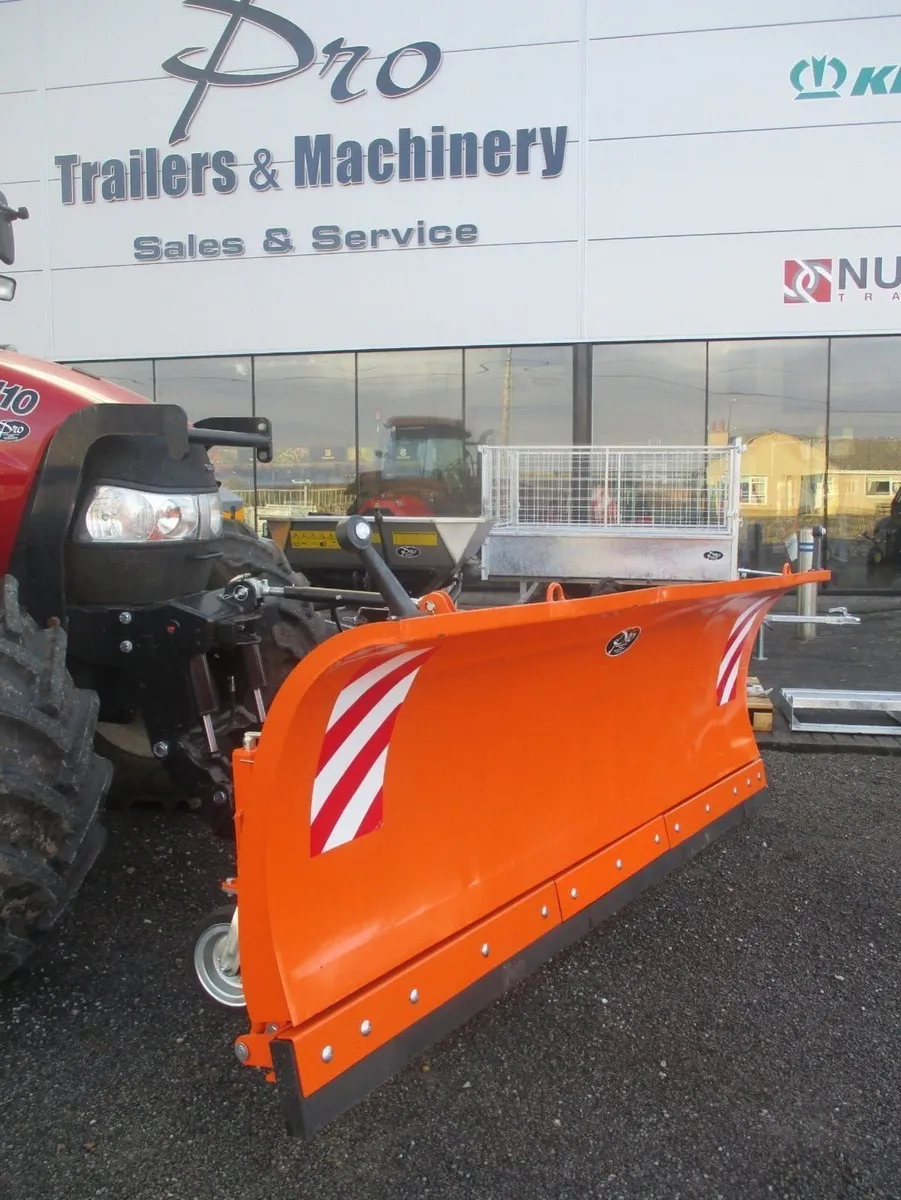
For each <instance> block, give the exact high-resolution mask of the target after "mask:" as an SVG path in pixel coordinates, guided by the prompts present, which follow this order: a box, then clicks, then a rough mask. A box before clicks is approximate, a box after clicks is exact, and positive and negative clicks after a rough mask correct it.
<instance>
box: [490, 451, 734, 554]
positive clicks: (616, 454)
mask: <svg viewBox="0 0 901 1200" xmlns="http://www.w3.org/2000/svg"><path fill="white" fill-rule="evenodd" d="M479 450H480V453H481V455H482V515H483V516H485V517H490V518H491V519H492V520H493V521H494V528H495V529H496V530H501V529H505V530H509V531H511V532H512V531H514V530H516V529H522V530H523V531H526V530H534V529H537V528H541V529H545V530H566V531H567V532H570V533H575V532H578V531H579V530H580V529H584V530H585V531H586V532H590V533H597V532H598V530H599V527H601V528H607V529H610V530H611V531H612V530H613V529H634V530H639V529H645V530H648V529H668V530H680V529H682V530H692V531H697V532H701V531H705V532H711V533H713V532H719V533H729V532H731V531H732V529H733V526H734V523H735V522H736V521H737V519H738V496H737V495H736V494H735V484H736V480H737V472H736V471H735V470H734V469H733V463H734V461H735V456H736V455H737V454H738V453H740V445H739V444H737V443H734V444H733V445H730V446H700V447H695V446H686V447H682V446H667V447H647V446H585V447H581V446H580V447H571V446H563V447H559V446H558V447H551V446H481V447H480V448H479Z"/></svg>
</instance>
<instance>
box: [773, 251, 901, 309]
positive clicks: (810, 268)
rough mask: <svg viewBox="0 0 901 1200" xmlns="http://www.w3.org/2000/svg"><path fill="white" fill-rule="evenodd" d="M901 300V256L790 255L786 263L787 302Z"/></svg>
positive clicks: (784, 296) (785, 296)
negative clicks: (822, 256)
mask: <svg viewBox="0 0 901 1200" xmlns="http://www.w3.org/2000/svg"><path fill="white" fill-rule="evenodd" d="M875 299H891V300H901V255H896V256H895V257H894V258H885V257H883V256H882V255H877V256H876V257H875V258H838V259H834V258H788V259H786V260H785V262H784V264H783V277H782V302H783V303H784V304H831V303H832V302H833V301H834V300H837V301H838V303H840V304H844V303H846V302H847V301H858V300H859V301H862V302H863V303H871V302H873V301H874V300H875Z"/></svg>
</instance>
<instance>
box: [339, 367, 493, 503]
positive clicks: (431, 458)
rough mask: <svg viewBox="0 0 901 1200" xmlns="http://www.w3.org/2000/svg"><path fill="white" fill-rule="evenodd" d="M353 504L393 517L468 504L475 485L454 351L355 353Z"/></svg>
mask: <svg viewBox="0 0 901 1200" xmlns="http://www.w3.org/2000/svg"><path fill="white" fill-rule="evenodd" d="M357 387H358V413H359V470H360V475H359V479H360V492H359V505H360V508H361V509H363V510H365V509H366V508H367V507H369V506H372V505H373V504H374V503H375V502H376V501H378V502H379V505H380V507H382V508H383V509H385V510H390V511H394V512H396V513H397V514H398V515H399V516H421V515H424V514H426V513H429V512H431V513H436V514H438V515H443V516H461V515H464V514H465V513H466V512H467V511H470V510H471V506H472V497H473V496H475V497H476V510H475V511H478V486H477V480H476V478H475V455H474V453H473V451H472V448H471V447H469V446H468V445H467V444H466V438H465V436H464V433H465V431H464V425H463V355H462V351H460V350H408V351H388V352H386V351H380V350H379V351H370V352H367V353H364V354H359V355H357Z"/></svg>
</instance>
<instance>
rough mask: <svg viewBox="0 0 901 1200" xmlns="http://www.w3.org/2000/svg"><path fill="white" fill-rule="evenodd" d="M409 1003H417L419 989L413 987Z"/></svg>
mask: <svg viewBox="0 0 901 1200" xmlns="http://www.w3.org/2000/svg"><path fill="white" fill-rule="evenodd" d="M410 1003H411V1004H418V1003H419V989H418V988H414V989H413V991H412V992H411V993H410Z"/></svg>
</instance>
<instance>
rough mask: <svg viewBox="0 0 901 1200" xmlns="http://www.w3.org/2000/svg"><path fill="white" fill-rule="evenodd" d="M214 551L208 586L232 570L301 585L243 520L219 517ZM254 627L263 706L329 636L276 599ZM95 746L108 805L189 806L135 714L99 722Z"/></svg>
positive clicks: (305, 610)
mask: <svg viewBox="0 0 901 1200" xmlns="http://www.w3.org/2000/svg"><path fill="white" fill-rule="evenodd" d="M219 550H220V555H221V557H220V558H218V559H217V560H216V561H215V563H214V564H213V568H212V573H211V576H210V582H209V586H210V588H211V589H216V588H221V587H225V585H226V584H227V583H229V582H230V580H232V579H234V578H235V576H237V575H257V576H261V577H262V578H264V579H266V580H267V581H268V582H269V583H272V584H276V585H292V584H299V585H300V586H305V585H306V580H305V579H304V577H303V576H302V575H297V574H295V572H294V571H293V570H292V569H291V565H290V563H289V562H288V559H287V558H286V557H285V554H284V552H283V551H282V550H280V549H279V548H278V546H276V544H275V543H274V542H272V541H270V540H269V539H267V538H259V537H257V535H256V534H255V533H254V531H253V530H252V529H251V528H250V526H249V525H246V524H245V523H244V522H243V521H234V520H225V521H223V522H222V536H221V539H220V542H219ZM259 632H260V634H261V636H262V639H263V641H262V645H261V646H260V653H261V655H262V658H263V667H264V668H265V671H266V679H267V681H268V682H267V687H266V691H265V693H264V699H265V701H266V706H267V708H268V706H269V704H271V702H272V698H273V697H274V695H275V693H276V692H277V691H278V689H279V688H280V687H281V685H282V684H283V683H284V681H285V679H287V677H288V675H289V674H290V673H291V671H292V669H293V668H294V667H295V666H296V665H297V663H298V662H300V660H301V659H302V658H303V657H304V656H305V655H306V654H308V653H309V651H310V650H312V649H313V647H314V646H316V645H318V644H319V642H321V641H324V640H325V638H326V637H328V636H329V628H328V626H327V625H326V623H325V621H324V620H323V619H322V617H320V616H319V615H318V614H317V613H315V612H314V611H313V609H312V608H311V607H310V606H309V605H306V604H301V603H299V602H298V601H296V600H277V601H267V603H266V606H265V609H264V616H263V618H262V620H261V621H260V623H259ZM96 746H97V751H98V753H100V754H102V755H104V756H105V757H106V758H109V759H110V760H111V761H112V763H113V766H114V773H113V783H112V787H111V788H110V793H109V799H108V804H109V806H110V807H123V806H124V807H127V806H129V805H131V804H134V803H136V802H145V803H146V802H150V803H154V804H159V805H162V806H163V807H164V808H166V809H167V810H168V811H173V810H174V809H175V808H176V807H177V806H178V805H179V804H180V803H182V802H184V803H187V804H188V805H189V806H191V807H193V806H194V797H191V796H182V795H180V793H179V792H178V790H177V789H176V787H175V785H174V784H173V782H172V780H171V778H170V776H169V773H168V771H167V770H166V768H165V767H164V766H163V764H162V762H160V760H159V759H156V758H154V757H153V753H152V751H151V749H150V741H149V739H148V737H147V733H146V730H145V728H144V724H143V721H142V720H141V719H140V718H138V719H136V720H135V721H134V722H133V723H132V724H131V725H119V726H115V725H107V724H102V725H101V726H100V729H99V732H98V735H97V738H96Z"/></svg>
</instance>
